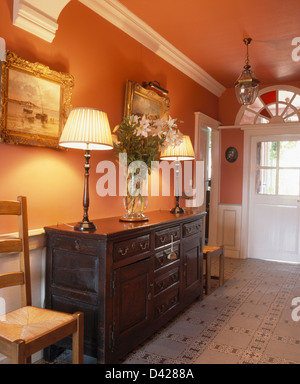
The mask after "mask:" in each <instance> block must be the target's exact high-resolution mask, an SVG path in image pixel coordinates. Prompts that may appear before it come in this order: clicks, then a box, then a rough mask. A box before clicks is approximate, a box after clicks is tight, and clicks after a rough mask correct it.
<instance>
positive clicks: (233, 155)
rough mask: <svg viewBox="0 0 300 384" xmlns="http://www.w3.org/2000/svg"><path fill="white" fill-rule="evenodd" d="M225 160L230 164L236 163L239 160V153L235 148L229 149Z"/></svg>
mask: <svg viewBox="0 0 300 384" xmlns="http://www.w3.org/2000/svg"><path fill="white" fill-rule="evenodd" d="M225 158H226V160H227V161H229V162H230V163H234V162H235V161H236V159H237V158H238V151H237V149H236V148H234V147H228V148H227V149H226V151H225Z"/></svg>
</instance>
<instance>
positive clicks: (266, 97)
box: [260, 91, 276, 105]
mask: <svg viewBox="0 0 300 384" xmlns="http://www.w3.org/2000/svg"><path fill="white" fill-rule="evenodd" d="M260 98H261V99H262V100H263V102H264V103H265V104H266V105H268V104H270V103H275V102H276V91H270V92H267V93H264V94H263V95H260Z"/></svg>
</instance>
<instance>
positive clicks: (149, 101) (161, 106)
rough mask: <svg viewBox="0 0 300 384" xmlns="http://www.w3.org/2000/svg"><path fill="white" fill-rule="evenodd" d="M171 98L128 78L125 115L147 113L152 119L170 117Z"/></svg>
mask: <svg viewBox="0 0 300 384" xmlns="http://www.w3.org/2000/svg"><path fill="white" fill-rule="evenodd" d="M169 109H170V99H169V97H166V96H160V95H159V94H158V93H156V92H155V91H153V90H148V89H146V88H144V87H142V86H141V85H140V84H139V83H137V82H133V81H130V80H127V82H126V90H125V105H124V116H126V117H127V118H129V117H130V116H131V115H139V116H143V115H146V116H147V117H148V118H150V119H162V118H165V119H168V112H169Z"/></svg>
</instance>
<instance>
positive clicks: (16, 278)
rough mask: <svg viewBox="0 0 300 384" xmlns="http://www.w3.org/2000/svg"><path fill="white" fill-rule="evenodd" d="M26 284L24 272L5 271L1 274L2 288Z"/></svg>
mask: <svg viewBox="0 0 300 384" xmlns="http://www.w3.org/2000/svg"><path fill="white" fill-rule="evenodd" d="M22 284H24V273H23V272H11V273H3V274H2V275H0V288H6V287H13V286H14V285H22Z"/></svg>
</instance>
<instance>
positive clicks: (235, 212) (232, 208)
mask: <svg viewBox="0 0 300 384" xmlns="http://www.w3.org/2000/svg"><path fill="white" fill-rule="evenodd" d="M241 213H242V207H241V206H240V205H231V204H219V212H218V244H219V245H224V247H225V256H226V257H232V258H240V245H241Z"/></svg>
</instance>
